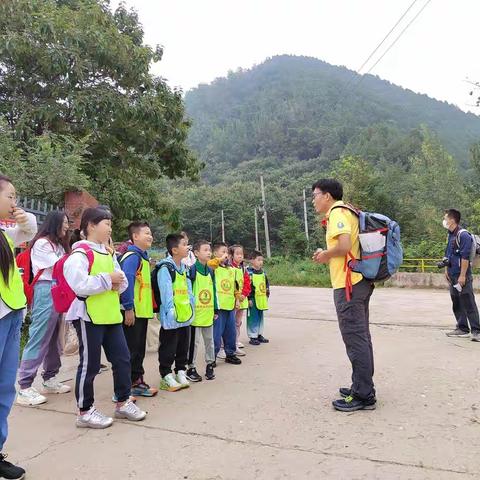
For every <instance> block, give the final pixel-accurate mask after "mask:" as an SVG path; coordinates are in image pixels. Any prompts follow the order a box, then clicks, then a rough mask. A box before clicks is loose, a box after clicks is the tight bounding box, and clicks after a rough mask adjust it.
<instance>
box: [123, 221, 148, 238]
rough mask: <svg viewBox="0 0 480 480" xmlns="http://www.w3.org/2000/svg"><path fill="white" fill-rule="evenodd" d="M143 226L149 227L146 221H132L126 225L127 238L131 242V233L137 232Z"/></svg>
mask: <svg viewBox="0 0 480 480" xmlns="http://www.w3.org/2000/svg"><path fill="white" fill-rule="evenodd" d="M144 227H148V228H150V225H149V224H148V222H132V223H131V224H130V225H129V226H128V238H129V239H130V240H131V241H132V242H133V234H134V233H138V232H139V231H140V230H141V229H142V228H144Z"/></svg>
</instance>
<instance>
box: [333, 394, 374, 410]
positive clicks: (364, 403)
mask: <svg viewBox="0 0 480 480" xmlns="http://www.w3.org/2000/svg"><path fill="white" fill-rule="evenodd" d="M375 404H376V400H375V399H372V400H357V399H356V398H353V397H352V396H351V395H350V396H348V397H345V398H341V399H340V400H334V401H333V402H332V405H333V408H334V409H335V410H339V411H340V412H355V411H357V410H375V408H376V405H375Z"/></svg>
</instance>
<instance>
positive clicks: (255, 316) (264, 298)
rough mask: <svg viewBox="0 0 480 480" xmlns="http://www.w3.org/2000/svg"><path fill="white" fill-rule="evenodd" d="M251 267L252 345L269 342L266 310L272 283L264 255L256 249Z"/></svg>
mask: <svg viewBox="0 0 480 480" xmlns="http://www.w3.org/2000/svg"><path fill="white" fill-rule="evenodd" d="M250 264H251V267H250V268H249V269H248V273H249V275H250V279H251V284H252V291H251V293H250V297H249V300H248V304H249V308H248V315H247V333H248V336H249V338H250V342H249V343H250V345H260V344H262V343H269V340H268V339H266V338H265V337H264V336H263V329H264V312H265V311H266V310H268V297H269V296H270V285H269V283H268V278H267V275H266V274H265V272H264V270H263V255H262V253H261V252H258V251H254V252H253V254H252V257H251V260H250Z"/></svg>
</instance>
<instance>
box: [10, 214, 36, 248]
mask: <svg viewBox="0 0 480 480" xmlns="http://www.w3.org/2000/svg"><path fill="white" fill-rule="evenodd" d="M25 214H26V215H27V219H28V221H27V223H26V224H25V225H20V224H17V225H15V226H14V227H7V228H5V233H6V234H7V235H8V236H9V237H10V238H11V239H12V242H13V243H14V245H15V246H16V247H19V246H20V245H21V244H22V243H24V242H29V241H30V240H31V239H32V238H33V237H34V236H35V234H36V233H37V229H38V227H37V219H36V217H35V215H34V214H33V213H29V212H25Z"/></svg>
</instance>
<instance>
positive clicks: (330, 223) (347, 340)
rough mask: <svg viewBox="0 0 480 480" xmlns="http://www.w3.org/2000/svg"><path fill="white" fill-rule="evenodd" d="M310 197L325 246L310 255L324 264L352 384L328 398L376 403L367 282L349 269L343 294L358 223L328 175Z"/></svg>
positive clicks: (353, 404)
mask: <svg viewBox="0 0 480 480" xmlns="http://www.w3.org/2000/svg"><path fill="white" fill-rule="evenodd" d="M312 193H313V199H312V203H313V206H314V207H315V210H316V211H317V213H320V214H322V215H324V221H323V223H324V224H325V225H326V227H327V230H326V239H327V250H322V249H318V250H317V251H316V252H315V254H314V255H313V260H314V261H315V262H317V263H324V264H328V265H329V267H330V279H331V282H332V287H333V298H334V302H335V308H336V310H337V317H338V323H339V327H340V332H341V334H342V338H343V342H344V344H345V348H346V350H347V355H348V358H349V359H350V362H351V364H352V386H351V387H350V388H340V395H341V396H342V397H343V398H341V399H339V400H335V401H334V402H333V406H334V408H335V409H336V410H340V411H342V412H352V411H355V410H374V409H375V404H376V398H375V388H374V385H373V370H374V368H373V348H372V339H371V337H370V327H369V318H368V315H369V312H368V306H369V301H370V297H371V295H372V292H373V288H374V287H373V284H372V283H371V282H368V281H367V280H365V279H364V278H363V276H362V275H361V274H359V273H354V272H352V274H351V296H350V299H348V295H347V291H346V286H347V285H348V283H350V282H347V272H346V269H345V262H346V261H347V255H348V254H349V253H351V254H352V255H353V256H354V257H355V258H360V243H359V237H358V233H359V224H358V218H357V216H356V215H355V214H354V213H352V212H351V211H350V210H349V209H348V208H342V206H344V205H345V204H344V203H343V201H342V198H343V186H342V184H341V183H340V182H338V181H337V180H333V179H323V180H319V181H318V182H316V183H314V184H313V187H312Z"/></svg>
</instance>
